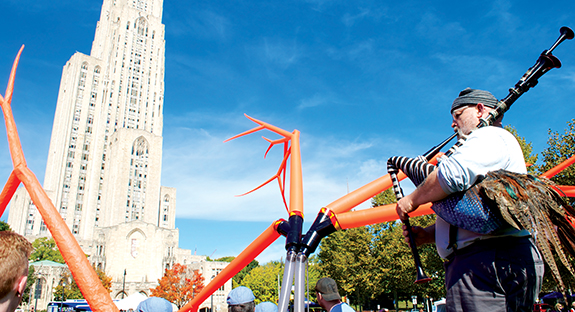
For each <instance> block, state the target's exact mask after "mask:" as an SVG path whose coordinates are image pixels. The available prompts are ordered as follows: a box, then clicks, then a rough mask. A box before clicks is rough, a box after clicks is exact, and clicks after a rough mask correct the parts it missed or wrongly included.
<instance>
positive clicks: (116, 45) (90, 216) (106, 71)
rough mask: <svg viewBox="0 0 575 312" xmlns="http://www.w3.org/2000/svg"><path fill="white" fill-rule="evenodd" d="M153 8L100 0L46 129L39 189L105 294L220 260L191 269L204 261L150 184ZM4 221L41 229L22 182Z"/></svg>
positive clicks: (155, 121)
mask: <svg viewBox="0 0 575 312" xmlns="http://www.w3.org/2000/svg"><path fill="white" fill-rule="evenodd" d="M162 6H163V0H104V2H103V5H102V11H101V15H100V21H98V24H97V26H96V34H95V37H94V41H93V43H92V50H91V53H90V55H85V54H82V53H79V52H77V53H75V54H74V55H73V56H72V57H71V58H70V60H69V61H68V62H67V63H66V65H65V66H64V69H63V71H62V79H61V82H60V90H59V93H58V102H57V106H56V113H55V117H54V125H53V128H52V136H51V140H50V149H49V154H48V160H47V164H46V174H45V178H44V189H45V190H46V192H47V193H48V195H49V196H50V198H51V199H52V201H53V203H54V206H55V207H56V209H58V211H59V212H60V214H61V216H62V218H63V219H64V220H65V222H66V224H67V225H68V227H69V228H70V230H71V231H72V233H73V234H74V236H75V237H76V239H77V240H78V242H79V243H80V245H81V246H82V249H83V250H84V252H85V253H86V254H87V255H89V257H90V258H89V259H90V262H91V263H92V264H93V265H94V266H96V267H99V268H102V269H104V271H105V272H106V274H107V275H109V276H111V277H112V278H113V281H114V286H113V288H114V292H113V293H112V296H113V297H117V296H118V295H119V294H121V293H124V295H125V294H129V293H133V292H144V293H146V294H149V288H150V287H153V286H154V285H155V284H157V279H158V278H160V277H161V276H162V275H163V272H164V269H165V268H169V267H171V266H172V265H173V264H174V263H181V264H188V265H194V266H196V267H198V268H199V269H201V271H202V273H203V275H204V277H205V278H206V280H207V281H209V279H210V277H213V276H214V275H215V274H217V272H219V271H221V269H222V268H223V267H225V265H226V264H227V263H220V264H217V263H210V264H209V265H205V264H204V265H200V264H201V263H205V262H206V261H205V257H201V256H195V255H192V254H191V252H190V250H183V249H180V248H178V240H179V231H178V230H177V229H176V228H175V216H176V190H175V189H174V188H170V187H164V186H161V185H160V178H161V164H162V142H163V138H162V128H163V106H164V58H165V51H164V50H165V40H164V25H163V24H162V9H163V8H162ZM8 223H9V224H10V225H11V227H12V228H13V229H14V230H15V231H16V232H18V233H21V234H23V235H26V236H27V237H28V238H30V239H31V240H33V239H35V238H37V237H42V236H49V235H50V233H49V232H48V231H47V229H46V226H45V225H44V223H43V221H42V218H41V216H40V214H39V213H38V211H37V209H36V207H35V206H34V204H33V203H32V202H31V200H30V197H29V196H28V194H27V192H26V190H25V189H24V188H20V189H19V190H18V192H17V193H16V194H15V196H14V198H13V201H12V203H11V208H10V214H9V217H8ZM204 270H206V272H203V271H204ZM217 270H219V271H217ZM226 285H227V286H226V287H224V289H222V290H220V291H218V292H219V296H222V297H223V300H224V302H225V295H226V294H227V292H228V291H229V290H230V289H231V282H229V285H228V284H226ZM218 292H217V293H216V294H214V296H216V295H218ZM216 299H217V297H216V298H214V301H215V300H216Z"/></svg>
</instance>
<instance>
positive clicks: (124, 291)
mask: <svg viewBox="0 0 575 312" xmlns="http://www.w3.org/2000/svg"><path fill="white" fill-rule="evenodd" d="M125 294H126V269H124V278H123V280H122V299H124V295H125Z"/></svg>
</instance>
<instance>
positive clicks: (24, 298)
mask: <svg viewBox="0 0 575 312" xmlns="http://www.w3.org/2000/svg"><path fill="white" fill-rule="evenodd" d="M34 271H35V270H34V266H33V265H31V266H29V267H28V279H27V280H26V289H24V293H23V294H22V302H29V300H30V287H32V285H34V282H35V281H36V276H35V274H34Z"/></svg>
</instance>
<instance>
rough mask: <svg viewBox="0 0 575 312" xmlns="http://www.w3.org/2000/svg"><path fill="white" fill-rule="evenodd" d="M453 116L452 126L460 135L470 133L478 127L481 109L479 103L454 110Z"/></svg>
mask: <svg viewBox="0 0 575 312" xmlns="http://www.w3.org/2000/svg"><path fill="white" fill-rule="evenodd" d="M451 117H452V118H453V121H452V123H451V127H452V128H453V129H454V130H455V131H456V132H457V134H458V137H461V136H462V135H469V134H470V133H471V131H473V130H474V129H475V128H477V125H478V124H479V118H480V117H481V111H480V110H479V109H478V106H477V105H467V106H463V107H460V108H458V109H456V110H454V111H453V113H452V114H451Z"/></svg>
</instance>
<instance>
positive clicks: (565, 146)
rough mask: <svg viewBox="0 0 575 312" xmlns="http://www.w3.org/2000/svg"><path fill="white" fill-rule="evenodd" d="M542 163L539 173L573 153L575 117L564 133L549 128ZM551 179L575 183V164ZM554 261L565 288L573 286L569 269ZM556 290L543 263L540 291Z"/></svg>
mask: <svg viewBox="0 0 575 312" xmlns="http://www.w3.org/2000/svg"><path fill="white" fill-rule="evenodd" d="M541 155H542V157H543V164H542V165H540V166H539V167H538V169H539V171H540V172H541V173H543V172H546V171H548V170H549V169H552V168H554V167H555V166H557V165H559V164H560V163H562V162H563V161H565V160H566V159H568V158H570V157H571V156H573V155H575V119H571V120H570V121H568V122H567V128H566V129H565V131H564V133H559V132H556V131H552V130H551V129H549V138H548V139H547V148H546V149H545V150H544V151H543V152H541ZM551 180H552V181H553V182H555V183H557V184H559V185H575V166H573V165H571V166H570V167H568V168H566V169H565V170H563V171H561V172H559V173H558V174H557V175H556V176H554V177H553V178H551ZM569 201H570V204H571V205H572V206H573V205H575V199H574V198H570V200H569ZM554 256H555V262H556V263H557V264H558V266H559V272H560V274H561V278H562V279H563V282H564V283H565V285H566V286H567V288H571V289H573V288H574V287H575V279H574V278H573V276H572V275H571V274H570V273H569V271H568V270H567V269H566V268H565V267H564V266H563V264H562V263H561V261H560V260H559V258H558V257H557V255H556V254H555V255H554ZM571 265H572V266H575V261H573V259H571ZM555 290H557V283H556V282H555V280H554V279H553V276H552V274H551V270H550V269H549V267H548V266H547V264H546V265H545V275H544V277H543V286H542V291H555Z"/></svg>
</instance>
